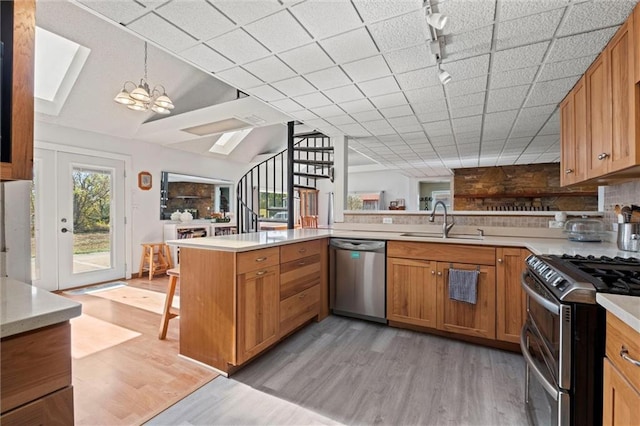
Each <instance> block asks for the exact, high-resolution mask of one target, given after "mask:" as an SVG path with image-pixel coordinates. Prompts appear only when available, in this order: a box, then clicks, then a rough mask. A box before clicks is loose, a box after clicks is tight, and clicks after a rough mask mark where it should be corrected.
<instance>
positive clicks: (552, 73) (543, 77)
mask: <svg viewBox="0 0 640 426" xmlns="http://www.w3.org/2000/svg"><path fill="white" fill-rule="evenodd" d="M595 58H596V55H591V56H585V57H582V58H577V59H570V60H568V61H560V62H553V63H549V62H547V63H546V64H544V66H543V67H542V72H541V73H540V75H539V76H538V81H547V80H555V79H558V78H564V77H571V76H574V75H578V76H581V75H582V74H584V72H585V71H586V70H587V68H589V65H591V63H592V62H593V60H594V59H595Z"/></svg>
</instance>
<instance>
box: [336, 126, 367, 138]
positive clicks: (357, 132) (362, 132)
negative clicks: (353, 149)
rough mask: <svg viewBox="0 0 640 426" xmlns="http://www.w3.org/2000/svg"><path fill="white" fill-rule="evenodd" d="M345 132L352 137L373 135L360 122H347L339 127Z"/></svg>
mask: <svg viewBox="0 0 640 426" xmlns="http://www.w3.org/2000/svg"><path fill="white" fill-rule="evenodd" d="M338 128H339V129H340V130H342V131H343V132H344V133H345V134H347V135H349V136H352V137H356V138H358V137H363V136H371V133H369V131H368V130H367V129H365V128H364V127H362V126H361V125H360V124H357V123H356V124H345V125H344V126H340V127H338Z"/></svg>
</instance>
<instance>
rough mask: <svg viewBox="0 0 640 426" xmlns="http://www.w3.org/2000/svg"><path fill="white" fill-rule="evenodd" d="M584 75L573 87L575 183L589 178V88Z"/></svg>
mask: <svg viewBox="0 0 640 426" xmlns="http://www.w3.org/2000/svg"><path fill="white" fill-rule="evenodd" d="M584 81H585V78H584V77H582V78H581V79H580V81H578V83H576V86H575V87H574V88H573V144H574V147H573V152H574V156H575V163H574V166H575V169H574V172H573V183H578V182H582V181H584V180H586V179H587V155H588V152H587V151H588V150H587V144H588V138H587V136H588V135H587V127H588V122H587V88H586V86H585V83H584Z"/></svg>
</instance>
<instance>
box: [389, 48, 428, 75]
mask: <svg viewBox="0 0 640 426" xmlns="http://www.w3.org/2000/svg"><path fill="white" fill-rule="evenodd" d="M385 58H386V59H387V63H388V64H389V67H391V69H392V70H393V72H394V73H403V72H407V71H413V70H417V69H420V68H424V67H425V66H432V65H435V64H436V62H435V57H434V55H433V54H432V53H431V49H430V48H429V46H428V45H427V43H420V44H419V45H417V46H412V47H409V48H407V49H400V50H396V51H393V52H387V53H386V54H385Z"/></svg>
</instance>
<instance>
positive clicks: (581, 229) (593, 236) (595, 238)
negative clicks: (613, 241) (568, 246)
mask: <svg viewBox="0 0 640 426" xmlns="http://www.w3.org/2000/svg"><path fill="white" fill-rule="evenodd" d="M564 232H565V234H567V238H568V239H569V241H579V242H583V243H586V242H596V243H599V242H600V241H602V237H603V235H604V222H602V221H601V220H600V219H590V218H587V217H582V218H578V219H569V220H568V221H567V222H566V223H565V225H564Z"/></svg>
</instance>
